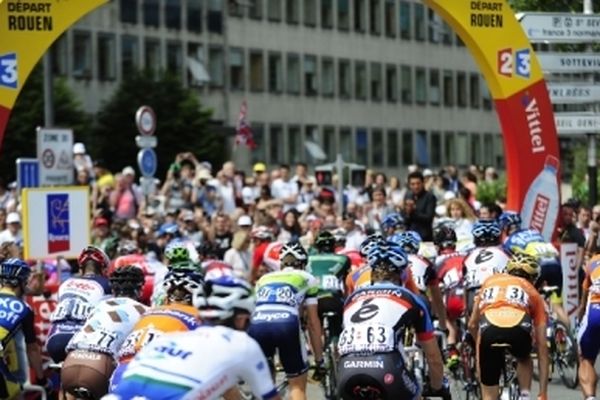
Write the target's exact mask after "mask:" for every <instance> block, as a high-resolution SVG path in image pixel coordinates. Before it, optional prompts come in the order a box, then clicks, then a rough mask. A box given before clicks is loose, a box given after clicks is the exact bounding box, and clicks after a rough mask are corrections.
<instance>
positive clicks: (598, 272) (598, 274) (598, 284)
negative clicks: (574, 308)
mask: <svg viewBox="0 0 600 400" xmlns="http://www.w3.org/2000/svg"><path fill="white" fill-rule="evenodd" d="M583 290H585V291H586V292H588V293H589V295H588V303H590V304H599V303H600V254H596V255H595V256H594V257H592V258H591V259H590V261H588V263H587V265H586V266H585V280H584V281H583Z"/></svg>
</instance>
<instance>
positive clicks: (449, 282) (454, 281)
mask: <svg viewBox="0 0 600 400" xmlns="http://www.w3.org/2000/svg"><path fill="white" fill-rule="evenodd" d="M442 281H443V282H444V286H446V288H447V289H450V288H452V287H454V286H456V285H458V283H459V281H460V277H459V276H458V271H457V270H455V269H451V270H450V271H448V272H447V273H446V275H444V279H443V280H442Z"/></svg>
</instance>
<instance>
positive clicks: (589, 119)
mask: <svg viewBox="0 0 600 400" xmlns="http://www.w3.org/2000/svg"><path fill="white" fill-rule="evenodd" d="M554 121H555V123H556V129H557V130H558V133H559V134H561V135H562V134H572V135H575V134H585V133H600V115H595V114H582V113H579V114H573V113H555V114H554Z"/></svg>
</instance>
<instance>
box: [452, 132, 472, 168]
mask: <svg viewBox="0 0 600 400" xmlns="http://www.w3.org/2000/svg"><path fill="white" fill-rule="evenodd" d="M454 149H455V150H456V152H455V154H456V161H455V163H456V164H457V165H467V164H469V136H468V135H467V132H458V134H457V135H456V145H455V148H454Z"/></svg>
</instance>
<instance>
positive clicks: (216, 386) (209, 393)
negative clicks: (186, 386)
mask: <svg viewBox="0 0 600 400" xmlns="http://www.w3.org/2000/svg"><path fill="white" fill-rule="evenodd" d="M225 383H227V377H226V376H225V375H223V376H221V378H220V379H219V380H218V381H216V382H214V383H211V384H210V385H209V386H208V387H207V388H206V389H203V390H201V391H200V392H198V395H197V396H196V397H195V399H196V400H208V399H212V398H214V397H215V394H216V393H217V392H219V391H220V390H222V389H225V387H224V386H225Z"/></svg>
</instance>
